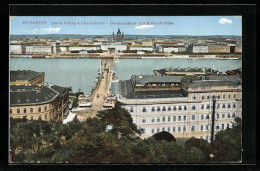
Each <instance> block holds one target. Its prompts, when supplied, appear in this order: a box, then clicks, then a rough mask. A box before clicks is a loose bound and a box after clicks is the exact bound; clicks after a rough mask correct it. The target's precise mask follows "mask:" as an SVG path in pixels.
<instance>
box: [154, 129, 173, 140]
mask: <svg viewBox="0 0 260 171" xmlns="http://www.w3.org/2000/svg"><path fill="white" fill-rule="evenodd" d="M153 137H154V139H155V140H156V141H161V140H165V141H168V142H170V141H174V142H176V139H175V137H174V136H173V135H172V134H171V133H169V132H167V131H162V132H159V133H156V134H154V135H153Z"/></svg>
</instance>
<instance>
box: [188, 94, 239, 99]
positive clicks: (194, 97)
mask: <svg viewBox="0 0 260 171" xmlns="http://www.w3.org/2000/svg"><path fill="white" fill-rule="evenodd" d="M211 97H212V96H211V95H207V96H204V95H202V96H201V99H202V100H204V99H205V98H207V99H210V98H211ZM215 97H216V98H217V99H220V94H218V95H216V96H215ZM231 97H232V96H231V94H228V95H227V98H228V99H231ZM233 98H234V99H235V98H236V94H233ZM192 99H193V100H196V99H197V96H196V95H193V96H192ZM222 99H226V94H223V95H222Z"/></svg>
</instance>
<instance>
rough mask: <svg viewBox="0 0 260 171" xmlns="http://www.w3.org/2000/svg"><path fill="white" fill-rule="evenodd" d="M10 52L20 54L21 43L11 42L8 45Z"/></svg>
mask: <svg viewBox="0 0 260 171" xmlns="http://www.w3.org/2000/svg"><path fill="white" fill-rule="evenodd" d="M10 54H22V45H18V44H11V45H10Z"/></svg>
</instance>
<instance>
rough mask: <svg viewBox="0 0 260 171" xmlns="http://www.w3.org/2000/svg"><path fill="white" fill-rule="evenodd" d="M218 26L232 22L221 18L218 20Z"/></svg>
mask: <svg viewBox="0 0 260 171" xmlns="http://www.w3.org/2000/svg"><path fill="white" fill-rule="evenodd" d="M218 23H219V24H231V23H232V20H229V19H227V18H221V19H220V20H218Z"/></svg>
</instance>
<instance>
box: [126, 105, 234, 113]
mask: <svg viewBox="0 0 260 171" xmlns="http://www.w3.org/2000/svg"><path fill="white" fill-rule="evenodd" d="M220 107H222V109H226V108H227V109H231V103H228V104H225V103H222V104H219V103H218V104H216V108H217V109H219V108H220ZM232 108H233V109H236V103H233V104H232ZM177 109H178V111H181V110H184V111H186V110H187V106H186V105H184V106H183V107H182V106H173V107H171V106H168V107H167V108H166V106H163V107H162V109H161V107H160V106H158V107H154V106H152V108H151V112H155V111H157V112H160V111H164V112H166V111H177ZM191 109H192V110H196V105H192V107H191ZM200 109H202V110H203V109H210V104H207V105H204V104H201V105H200ZM130 112H134V109H133V107H130ZM142 112H143V113H145V112H147V109H146V107H143V109H142Z"/></svg>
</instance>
